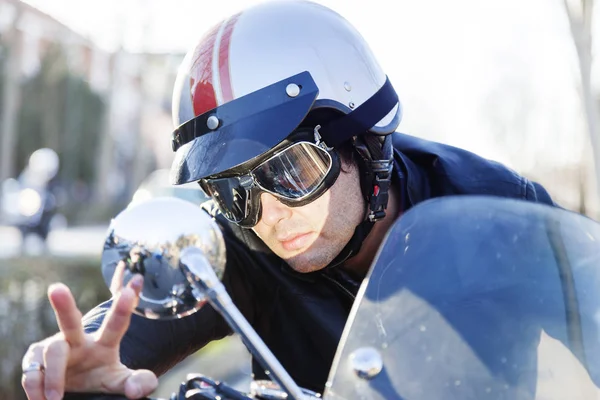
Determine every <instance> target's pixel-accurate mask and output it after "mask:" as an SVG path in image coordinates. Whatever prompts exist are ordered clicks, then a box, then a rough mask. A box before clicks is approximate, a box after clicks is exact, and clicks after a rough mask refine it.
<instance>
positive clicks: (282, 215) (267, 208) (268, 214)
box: [260, 193, 292, 226]
mask: <svg viewBox="0 0 600 400" xmlns="http://www.w3.org/2000/svg"><path fill="white" fill-rule="evenodd" d="M260 202H261V205H262V216H261V221H262V222H264V223H265V224H267V225H269V226H274V225H275V224H276V223H277V222H279V221H280V220H282V219H286V218H289V217H290V216H291V215H292V210H291V209H290V207H288V206H286V205H285V204H283V203H282V202H280V201H279V200H277V198H276V197H275V196H273V195H272V194H270V193H261V195H260Z"/></svg>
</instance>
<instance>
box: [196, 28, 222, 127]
mask: <svg viewBox="0 0 600 400" xmlns="http://www.w3.org/2000/svg"><path fill="white" fill-rule="evenodd" d="M222 24H223V22H220V23H218V24H217V25H216V26H214V27H213V28H212V29H211V30H210V31H209V32H208V33H207V34H206V35H205V36H204V38H203V39H202V40H201V41H200V43H198V46H196V49H195V51H194V59H193V61H192V66H191V68H190V88H191V95H192V104H193V107H194V115H196V116H198V115H200V114H204V113H205V112H207V111H208V110H212V109H213V108H215V107H216V106H217V98H216V95H215V88H214V86H213V70H212V58H213V50H214V48H215V41H216V39H217V33H218V32H219V28H220V27H221V25H222Z"/></svg>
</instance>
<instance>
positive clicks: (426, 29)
mask: <svg viewBox="0 0 600 400" xmlns="http://www.w3.org/2000/svg"><path fill="white" fill-rule="evenodd" d="M26 2H28V3H29V4H31V5H34V6H35V7H37V8H39V9H41V10H42V11H44V12H46V13H48V14H50V15H52V16H54V17H55V18H57V19H59V20H60V21H62V22H63V23H65V24H67V25H68V26H70V27H72V28H73V29H74V30H76V31H78V32H80V33H82V34H84V35H85V36H88V37H89V38H91V39H92V40H93V41H94V42H96V43H97V44H98V45H99V46H101V47H102V48H104V49H107V50H114V49H116V48H118V47H119V46H122V47H124V48H125V49H126V50H131V51H160V52H163V51H167V52H184V51H186V50H188V49H190V48H191V47H192V46H193V45H194V43H195V42H196V40H197V39H198V38H199V37H200V36H202V34H203V33H204V31H205V30H207V29H208V28H210V27H211V26H212V25H214V24H215V23H217V22H218V21H220V20H221V19H223V18H225V17H227V16H229V15H231V14H233V13H235V12H236V11H238V10H240V9H242V8H244V7H247V6H250V5H252V4H255V3H257V2H258V1H257V0H221V1H217V2H207V1H205V0H103V1H97V0H94V1H92V0H26ZM317 2H319V3H322V4H324V5H326V6H329V7H331V8H333V9H334V10H336V11H337V12H339V13H340V14H341V15H342V16H344V17H346V18H347V19H348V20H349V21H350V22H351V23H352V24H353V25H355V26H356V27H357V28H358V30H359V31H360V32H361V33H362V35H363V36H364V37H365V39H366V40H367V42H369V43H370V44H371V47H372V49H373V51H374V53H375V54H376V56H377V58H378V59H379V61H380V63H381V65H382V66H383V68H384V70H385V71H386V73H387V74H388V76H389V77H390V80H391V82H392V84H393V85H394V87H395V88H396V90H397V91H398V93H399V95H400V98H401V100H402V102H403V105H404V119H403V122H402V124H401V126H400V130H401V131H403V132H405V133H410V134H413V135H415V136H422V137H425V138H428V139H433V140H438V141H442V142H445V143H449V144H452V145H456V146H459V147H464V148H466V149H468V150H472V151H475V152H477V153H479V154H481V155H483V156H486V157H489V158H493V159H496V160H499V161H502V162H505V163H507V164H509V165H511V166H514V167H516V168H518V169H521V170H524V169H527V168H532V167H533V165H527V163H529V164H531V163H532V162H533V161H531V160H538V161H539V160H551V161H552V162H553V163H555V164H556V163H569V162H570V161H572V160H573V159H574V158H576V157H579V156H580V155H581V151H582V150H581V149H582V148H583V146H584V138H585V136H584V135H585V131H584V125H583V118H582V113H581V104H580V101H579V98H578V93H577V82H578V69H577V68H578V67H577V63H576V57H575V52H574V47H573V43H572V40H571V37H570V32H569V26H568V21H567V19H566V15H565V13H564V9H563V0H527V1H523V0H486V1H480V0H453V1H447V0H419V1H414V0H395V1H393V2H392V1H389V0H369V1H368V2H365V1H362V0H317ZM207 4H209V6H207ZM391 5H393V9H390V6H391ZM502 135H505V136H507V135H509V136H508V137H510V138H511V139H510V140H508V141H506V143H505V144H503V145H502V146H498V143H497V141H496V139H495V138H497V137H498V136H502ZM534 153H535V154H534ZM528 155H535V157H533V156H532V157H529V156H528Z"/></svg>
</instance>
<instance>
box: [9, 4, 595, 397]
mask: <svg viewBox="0 0 600 400" xmlns="http://www.w3.org/2000/svg"><path fill="white" fill-rule="evenodd" d="M257 2H258V1H257V0H223V1H220V2H216V3H208V2H205V1H197V0H169V1H167V0H118V1H117V0H103V1H97V0H24V1H21V0H0V183H1V186H0V209H1V213H0V216H1V219H0V274H1V279H0V368H1V370H0V371H1V375H0V398H1V399H21V398H24V395H23V392H22V390H21V388H20V384H19V380H20V360H21V357H22V355H23V353H24V352H25V350H26V348H27V346H28V345H29V344H30V343H31V342H33V341H35V340H38V339H41V338H43V337H46V336H48V335H50V334H52V333H54V332H55V331H56V329H57V328H56V324H55V323H54V317H53V314H52V310H51V309H50V308H49V305H48V302H47V300H46V295H45V293H46V289H47V287H48V285H49V284H50V283H51V282H54V281H63V282H65V283H67V284H68V285H69V286H70V287H71V288H72V290H73V292H74V294H75V295H76V297H77V300H78V303H79V304H80V306H81V308H82V311H84V312H86V311H87V310H89V309H90V308H91V307H93V306H94V305H95V304H97V303H99V302H101V301H103V300H106V299H107V298H108V296H109V293H108V290H107V289H106V288H105V285H104V282H103V281H102V279H101V275H100V267H99V257H100V251H101V249H102V244H103V242H104V236H105V233H106V228H107V226H108V223H109V221H110V218H111V217H113V216H114V215H116V214H117V213H118V212H119V211H120V210H121V209H123V208H124V207H126V206H127V205H128V204H129V203H130V202H131V201H141V200H143V199H145V198H149V197H152V196H157V195H173V196H178V197H182V198H185V199H187V200H190V201H192V202H195V203H199V202H200V201H202V194H201V193H200V192H199V191H198V189H197V188H196V187H195V186H194V185H191V186H190V185H188V186H184V187H181V188H177V189H176V188H173V187H171V186H169V184H168V180H167V178H166V170H165V168H168V167H169V165H170V162H171V160H172V156H173V154H172V153H171V149H170V134H171V131H172V129H173V126H172V123H171V114H170V107H171V90H172V85H173V82H174V79H175V76H176V72H177V67H178V64H179V62H180V61H181V60H182V58H183V56H184V54H185V52H186V51H187V50H189V49H190V48H191V47H192V46H193V45H194V44H195V42H196V41H197V40H198V39H199V38H200V37H201V36H202V34H203V33H204V31H206V30H208V29H209V28H210V27H212V26H213V25H214V24H216V23H217V22H219V21H220V20H221V19H223V18H225V17H227V16H228V15H230V14H233V13H235V12H236V11H238V10H240V9H241V8H244V7H246V6H249V5H251V4H254V3H257ZM317 2H319V3H322V4H324V5H327V6H329V7H331V8H333V9H334V10H336V11H338V12H339V13H340V14H342V15H343V16H345V17H346V18H347V19H348V20H349V21H350V22H351V23H353V24H354V25H355V26H356V27H357V28H358V29H359V31H361V33H362V34H363V36H364V37H365V38H366V39H367V41H368V42H369V43H370V44H371V46H372V48H373V50H374V51H375V53H376V55H377V56H378V58H379V60H380V62H381V64H382V65H383V67H384V70H385V71H386V72H387V74H388V75H389V77H390V80H391V81H392V83H393V84H394V86H395V88H396V90H397V91H398V93H399V95H400V98H401V100H402V102H403V105H404V119H403V122H402V123H401V125H400V131H401V132H405V133H409V134H411V135H415V136H419V137H423V138H427V139H431V140H436V141H440V142H444V143H447V144H451V145H454V146H458V147H462V148H465V149H467V150H471V151H474V152H476V153H478V154H480V155H482V156H484V157H487V158H490V159H494V160H497V161H500V162H503V163H505V164H507V165H508V166H510V167H511V168H513V169H514V170H516V171H517V172H519V173H521V174H523V175H525V176H527V177H529V178H531V179H534V180H537V181H539V182H540V183H542V184H543V185H544V186H545V187H546V188H547V189H548V190H549V191H550V194H551V195H552V196H553V197H554V199H555V200H556V201H557V202H558V203H560V204H561V205H562V206H563V207H565V208H568V209H572V210H575V211H577V212H581V213H584V214H586V215H588V216H590V217H592V218H595V219H598V218H599V217H600V197H599V188H600V185H598V181H599V179H600V173H599V171H600V162H599V159H600V158H599V157H600V134H599V132H598V131H599V129H600V128H599V119H598V115H599V112H598V111H599V106H600V103H599V97H598V96H599V94H600V75H599V65H600V64H598V63H597V62H596V61H595V56H596V54H597V53H598V49H599V46H600V45H599V44H598V42H599V41H598V40H594V39H596V38H600V32H599V29H600V23H599V22H598V18H597V17H596V18H595V16H596V15H597V13H598V7H595V8H594V1H593V0H528V1H526V2H524V1H521V0H487V1H485V2H482V1H478V0H454V1H452V2H448V1H445V0H422V1H419V2H415V1H411V0H396V1H395V2H393V3H390V2H388V1H386V0H371V1H369V2H363V1H354V0H319V1H317ZM307 29H309V27H307ZM247 359H248V355H247V354H246V353H245V350H244V349H243V346H241V345H240V343H239V341H237V340H236V339H235V338H233V339H229V340H228V341H226V342H225V343H217V344H215V345H213V346H210V347H209V348H207V349H205V350H203V351H202V352H200V353H199V354H198V355H195V356H194V357H190V358H189V359H188V360H186V361H185V362H184V363H183V364H181V365H180V366H179V367H178V368H176V369H175V370H173V371H172V372H171V373H170V374H168V375H166V376H165V377H163V378H162V379H161V388H160V390H159V393H158V394H159V395H161V396H165V397H166V396H168V393H170V391H172V390H175V389H176V385H177V384H178V382H180V381H181V380H182V379H183V378H184V377H185V373H186V372H191V371H196V372H200V371H201V372H204V373H206V374H209V375H212V376H213V377H215V378H227V379H229V380H230V381H233V382H234V383H235V384H239V385H240V386H242V387H243V385H244V384H246V383H247V380H248V374H249V366H248V363H247Z"/></svg>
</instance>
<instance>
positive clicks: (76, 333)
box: [21, 276, 158, 400]
mask: <svg viewBox="0 0 600 400" xmlns="http://www.w3.org/2000/svg"><path fill="white" fill-rule="evenodd" d="M142 284H143V278H142V277H141V276H135V277H134V278H133V279H131V281H130V282H129V284H128V285H127V286H126V287H124V288H123V289H122V290H121V291H120V292H119V293H117V294H115V295H114V300H113V304H112V306H111V308H110V310H109V312H108V313H107V315H106V317H105V319H104V321H103V323H102V326H101V328H100V329H99V330H98V331H97V332H95V333H93V334H86V333H85V332H84V330H83V326H82V324H81V318H82V314H81V311H79V309H78V308H77V305H76V304H75V300H74V298H73V295H72V294H71V291H70V290H69V289H68V288H67V287H66V286H65V285H63V284H60V283H59V284H54V285H51V286H50V288H49V289H48V298H49V299H50V303H51V304H52V308H53V309H54V313H55V314H56V320H57V322H58V326H59V328H60V332H58V333H57V334H56V335H54V336H51V337H49V338H47V339H45V340H43V341H41V342H38V343H34V344H32V345H31V346H30V347H29V349H28V351H27V353H26V354H25V356H24V357H23V370H25V369H27V367H28V366H31V365H32V363H39V364H41V365H43V366H44V369H43V370H39V369H32V368H30V369H29V370H28V371H26V372H24V373H23V378H22V381H21V382H22V385H23V388H24V389H25V392H26V393H27V397H28V399H29V400H60V399H62V397H63V395H64V392H65V391H69V392H104V393H116V394H124V395H125V396H127V397H128V398H130V399H137V398H141V397H144V396H147V395H148V394H150V393H151V392H152V391H153V390H154V389H155V388H156V386H157V385H158V380H157V378H156V375H154V373H153V372H152V371H148V370H137V371H134V370H131V369H129V368H127V367H126V366H125V365H123V364H122V363H121V362H120V359H119V344H120V342H121V339H122V338H123V335H124V334H125V332H126V331H127V328H128V327H129V322H130V320H131V314H132V312H133V309H134V307H135V304H136V302H137V299H138V295H139V292H140V290H141V288H142Z"/></svg>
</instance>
